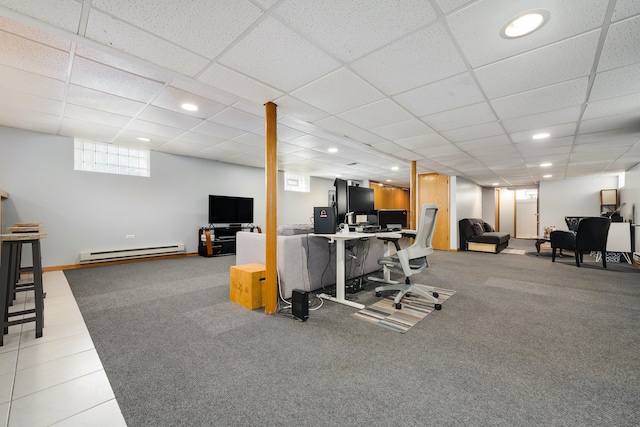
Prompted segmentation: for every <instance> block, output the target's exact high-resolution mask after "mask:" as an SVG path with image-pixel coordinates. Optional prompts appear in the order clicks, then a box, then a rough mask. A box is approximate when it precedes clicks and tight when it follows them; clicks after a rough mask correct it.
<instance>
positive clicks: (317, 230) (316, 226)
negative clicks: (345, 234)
mask: <svg viewBox="0 0 640 427" xmlns="http://www.w3.org/2000/svg"><path fill="white" fill-rule="evenodd" d="M337 226H338V224H337V221H336V209H335V208H334V207H332V206H321V207H314V208H313V233H314V234H334V233H335V232H336V229H337Z"/></svg>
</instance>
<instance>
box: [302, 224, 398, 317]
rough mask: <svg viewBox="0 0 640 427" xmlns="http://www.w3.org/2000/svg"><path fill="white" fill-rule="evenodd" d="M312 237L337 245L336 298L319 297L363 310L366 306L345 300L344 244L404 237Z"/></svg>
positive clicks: (321, 235)
mask: <svg viewBox="0 0 640 427" xmlns="http://www.w3.org/2000/svg"><path fill="white" fill-rule="evenodd" d="M311 236H318V237H324V238H326V239H329V241H330V242H335V243H336V296H335V297H332V296H331V295H327V294H324V293H323V294H320V295H318V296H319V297H320V298H322V299H326V300H330V301H333V302H337V303H339V304H344V305H348V306H349V307H353V308H357V309H360V310H361V309H363V308H364V307H365V306H364V304H360V303H358V302H354V301H349V300H347V299H346V298H345V251H344V242H345V241H347V240H357V239H361V238H371V237H377V236H381V237H383V236H384V237H402V236H401V235H400V234H399V233H355V232H352V233H347V234H343V233H336V234H311Z"/></svg>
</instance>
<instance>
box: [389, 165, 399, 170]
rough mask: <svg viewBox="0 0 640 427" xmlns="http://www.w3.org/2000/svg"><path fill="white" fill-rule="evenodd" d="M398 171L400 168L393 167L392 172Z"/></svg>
mask: <svg viewBox="0 0 640 427" xmlns="http://www.w3.org/2000/svg"><path fill="white" fill-rule="evenodd" d="M398 169H400V168H399V167H398V166H391V170H392V171H397V170H398Z"/></svg>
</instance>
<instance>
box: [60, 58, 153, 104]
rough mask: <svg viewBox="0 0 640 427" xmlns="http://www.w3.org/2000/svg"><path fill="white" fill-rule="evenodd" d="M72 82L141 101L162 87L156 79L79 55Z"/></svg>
mask: <svg viewBox="0 0 640 427" xmlns="http://www.w3.org/2000/svg"><path fill="white" fill-rule="evenodd" d="M71 83H73V84H77V85H79V86H83V87H87V88H90V89H95V90H98V91H101V92H105V93H110V94H113V95H118V96H121V97H123V98H128V99H133V100H136V101H141V102H149V101H150V100H152V99H153V98H154V97H155V96H156V95H157V94H158V93H159V92H160V89H162V84H161V83H158V82H156V81H153V80H149V79H145V78H142V77H139V76H136V75H134V74H130V73H127V72H125V71H122V70H118V69H115V68H112V67H109V66H106V65H103V64H99V63H97V62H93V61H90V60H88V59H84V58H79V57H76V58H75V60H74V61H73V70H72V72H71Z"/></svg>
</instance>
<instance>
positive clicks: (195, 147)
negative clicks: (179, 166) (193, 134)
mask: <svg viewBox="0 0 640 427" xmlns="http://www.w3.org/2000/svg"><path fill="white" fill-rule="evenodd" d="M158 148H159V149H160V150H161V151H162V152H163V153H171V154H178V155H180V156H190V155H193V154H196V153H198V152H200V151H202V150H205V149H207V148H209V147H207V146H206V145H201V144H196V143H193V142H189V141H185V140H182V139H179V140H176V139H174V140H171V141H168V142H165V143H164V144H162V145H161V146H160V147H158Z"/></svg>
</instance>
